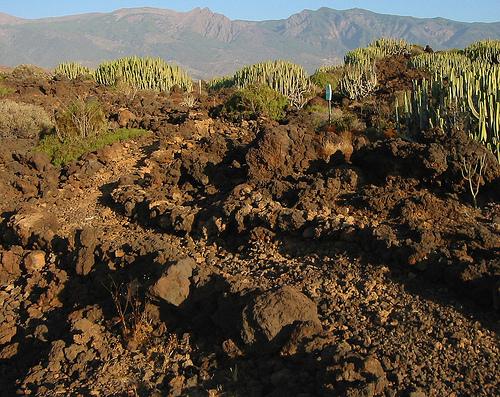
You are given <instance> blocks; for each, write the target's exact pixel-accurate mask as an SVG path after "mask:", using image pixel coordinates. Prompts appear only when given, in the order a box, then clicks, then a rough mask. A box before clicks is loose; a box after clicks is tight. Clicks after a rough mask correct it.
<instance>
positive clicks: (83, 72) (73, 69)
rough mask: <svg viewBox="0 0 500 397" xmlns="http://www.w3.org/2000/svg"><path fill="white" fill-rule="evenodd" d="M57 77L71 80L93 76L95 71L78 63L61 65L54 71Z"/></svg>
mask: <svg viewBox="0 0 500 397" xmlns="http://www.w3.org/2000/svg"><path fill="white" fill-rule="evenodd" d="M54 73H55V74H56V75H61V76H66V77H67V78H68V79H70V80H74V79H76V78H78V77H82V76H83V77H85V76H91V77H92V76H93V74H94V71H93V70H92V69H90V68H88V67H86V66H83V65H80V64H79V63H76V62H66V63H61V64H60V65H59V66H57V67H56V68H55V70H54Z"/></svg>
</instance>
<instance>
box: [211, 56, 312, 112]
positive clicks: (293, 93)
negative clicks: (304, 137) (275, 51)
mask: <svg viewBox="0 0 500 397" xmlns="http://www.w3.org/2000/svg"><path fill="white" fill-rule="evenodd" d="M261 85H265V86H267V87H269V88H271V89H273V90H274V91H276V92H278V93H280V94H281V95H284V96H285V97H286V98H288V101H289V103H290V104H291V105H293V106H295V107H297V108H301V107H302V106H303V105H304V104H305V102H306V101H307V99H308V96H309V94H310V93H311V92H312V87H313V84H312V83H311V81H310V79H309V76H308V75H307V72H306V71H305V69H304V68H303V67H302V66H299V65H296V64H294V63H291V62H287V61H280V60H276V61H268V62H262V63H257V64H255V65H251V66H245V67H244V68H242V69H240V70H238V71H237V72H236V73H235V74H234V76H226V77H222V78H218V79H214V80H211V81H209V82H208V86H209V87H210V88H213V89H219V88H224V87H236V88H238V89H243V88H247V87H250V86H261Z"/></svg>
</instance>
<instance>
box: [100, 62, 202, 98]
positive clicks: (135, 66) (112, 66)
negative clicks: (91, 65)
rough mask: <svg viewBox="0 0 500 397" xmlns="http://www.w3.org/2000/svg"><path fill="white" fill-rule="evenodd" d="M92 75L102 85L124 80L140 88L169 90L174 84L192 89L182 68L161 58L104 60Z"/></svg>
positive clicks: (191, 84)
mask: <svg viewBox="0 0 500 397" xmlns="http://www.w3.org/2000/svg"><path fill="white" fill-rule="evenodd" d="M94 75H95V79H96V81H97V82H98V83H100V84H104V85H115V84H117V83H118V82H124V83H126V84H129V85H131V86H132V87H134V88H137V89H141V90H155V91H170V90H171V89H172V88H173V87H174V86H178V87H180V88H181V89H182V90H184V91H188V92H190V91H192V89H193V82H192V80H191V78H190V77H189V75H188V74H187V73H186V72H185V71H184V70H182V69H181V68H180V67H178V66H176V65H169V64H168V63H166V62H165V61H164V60H163V59H161V58H149V57H146V58H140V57H126V58H120V59H117V60H114V61H111V62H104V63H102V64H100V65H99V66H98V67H97V69H96V70H95V73H94Z"/></svg>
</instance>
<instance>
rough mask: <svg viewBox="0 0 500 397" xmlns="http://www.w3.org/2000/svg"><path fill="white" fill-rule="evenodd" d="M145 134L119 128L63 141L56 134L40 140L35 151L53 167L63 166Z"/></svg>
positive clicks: (135, 130) (139, 131)
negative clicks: (46, 158) (44, 154)
mask: <svg viewBox="0 0 500 397" xmlns="http://www.w3.org/2000/svg"><path fill="white" fill-rule="evenodd" d="M146 133H147V131H145V130H140V129H127V128H121V129H118V130H115V131H111V132H106V133H102V134H101V135H97V136H93V137H91V138H87V139H82V138H76V139H69V140H64V141H61V139H60V138H59V137H58V136H57V135H56V134H50V135H46V136H44V137H43V138H42V139H41V140H40V143H39V145H38V146H37V149H36V150H37V151H40V152H43V153H46V154H47V155H48V156H49V157H50V159H51V161H52V163H53V164H54V165H56V166H64V165H66V164H69V163H71V162H72V161H74V160H77V159H78V158H80V157H81V156H83V155H84V154H87V153H90V152H94V151H96V150H99V149H101V148H103V147H104V146H107V145H110V144H112V143H114V142H121V141H125V140H128V139H134V138H138V137H140V136H143V135H144V134H146Z"/></svg>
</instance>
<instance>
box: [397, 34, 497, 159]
mask: <svg viewBox="0 0 500 397" xmlns="http://www.w3.org/2000/svg"><path fill="white" fill-rule="evenodd" d="M464 54H465V55H464ZM494 54H495V42H493V41H491V40H490V41H486V42H478V43H475V44H473V45H471V46H470V47H468V48H466V49H465V51H464V52H463V54H462V53H460V52H456V51H453V52H451V51H449V52H443V53H436V54H422V55H419V56H417V57H415V58H414V59H412V60H411V62H410V65H411V66H413V67H415V68H423V69H427V70H428V71H430V72H432V73H433V77H432V79H431V81H425V80H424V81H422V82H420V83H418V82H414V88H413V91H412V93H411V94H410V98H411V101H410V103H411V106H409V108H408V109H405V112H404V115H403V117H401V115H400V114H399V110H398V114H397V117H398V118H400V119H401V118H404V119H405V120H406V124H407V127H408V128H411V127H413V128H414V127H419V128H420V129H425V128H428V127H432V126H439V127H441V128H442V129H443V130H445V129H447V128H448V127H447V124H449V125H450V126H451V125H453V124H454V123H455V121H456V120H455V117H456V114H457V112H458V113H460V114H462V115H464V117H465V122H466V125H468V127H469V128H468V129H469V135H470V136H471V137H472V138H473V139H475V140H477V141H479V142H481V143H483V144H484V145H485V146H486V147H488V148H489V149H490V150H491V151H492V152H493V153H494V154H495V155H496V157H497V159H498V161H499V162H500V64H498V63H496V61H495V59H496V58H495V56H496V55H494ZM417 120H418V121H419V122H417Z"/></svg>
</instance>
